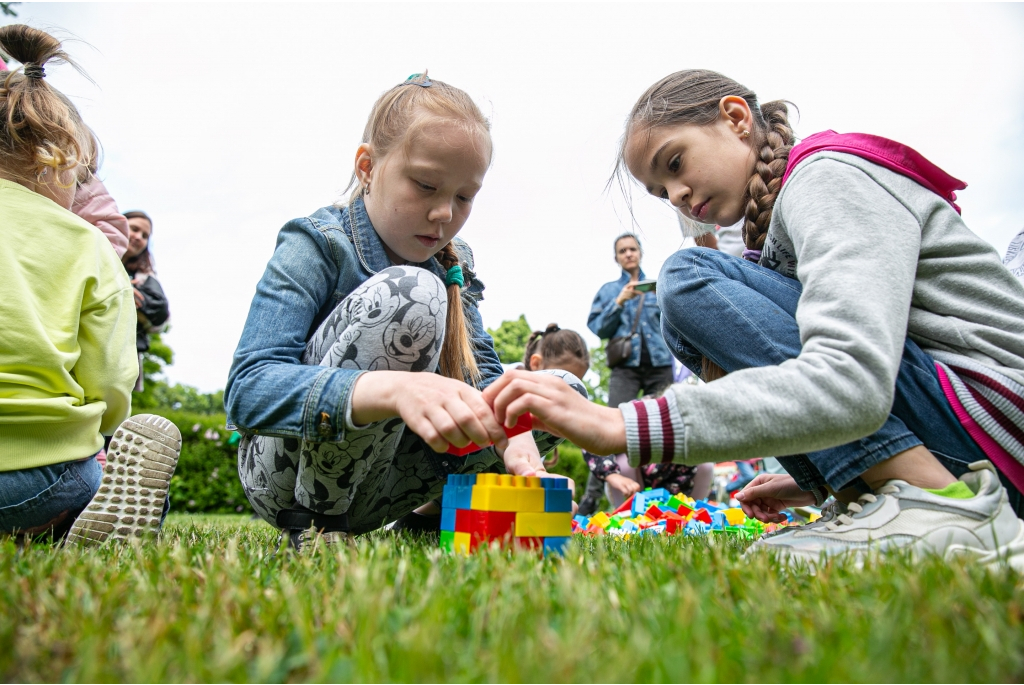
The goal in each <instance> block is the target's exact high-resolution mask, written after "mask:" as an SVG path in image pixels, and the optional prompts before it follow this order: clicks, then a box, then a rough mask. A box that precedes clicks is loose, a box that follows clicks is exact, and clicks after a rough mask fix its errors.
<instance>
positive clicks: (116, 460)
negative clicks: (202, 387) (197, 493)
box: [67, 414, 181, 546]
mask: <svg viewBox="0 0 1024 685" xmlns="http://www.w3.org/2000/svg"><path fill="white" fill-rule="evenodd" d="M180 452H181V433H180V432H178V428H177V426H175V425H174V424H173V423H171V422H170V421H168V420H167V419H165V418H163V417H161V416H153V415H151V414H138V415H136V416H133V417H131V418H130V419H127V420H125V422H124V423H122V424H121V425H120V426H118V429H117V430H116V431H115V432H114V437H113V438H112V439H111V441H110V448H109V449H108V450H107V466H106V468H105V469H104V470H103V478H102V479H101V481H100V488H99V490H98V491H97V492H96V494H95V495H93V498H92V501H90V502H89V505H88V506H87V507H86V508H85V511H83V512H82V513H81V514H79V515H78V518H77V519H75V523H74V525H72V526H71V532H70V533H68V539H67V542H68V544H72V545H83V546H90V545H99V544H102V543H103V542H105V541H107V540H108V539H114V540H129V539H132V538H146V537H155V536H156V534H157V533H159V532H160V524H161V522H162V521H161V519H162V516H163V508H164V501H165V500H166V499H167V489H168V487H169V486H170V484H171V476H172V475H173V474H174V468H175V466H177V464H178V455H179V454H180Z"/></svg>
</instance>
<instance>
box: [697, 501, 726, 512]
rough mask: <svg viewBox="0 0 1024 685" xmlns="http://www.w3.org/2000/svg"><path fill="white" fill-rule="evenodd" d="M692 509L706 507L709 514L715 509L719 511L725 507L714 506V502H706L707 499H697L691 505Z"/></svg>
mask: <svg viewBox="0 0 1024 685" xmlns="http://www.w3.org/2000/svg"><path fill="white" fill-rule="evenodd" d="M693 508H694V509H706V510H707V512H708V513H709V514H714V513H715V512H716V511H721V510H722V509H725V507H716V506H715V505H714V504H708V503H707V501H705V500H702V499H699V500H697V502H696V503H695V504H694V505H693Z"/></svg>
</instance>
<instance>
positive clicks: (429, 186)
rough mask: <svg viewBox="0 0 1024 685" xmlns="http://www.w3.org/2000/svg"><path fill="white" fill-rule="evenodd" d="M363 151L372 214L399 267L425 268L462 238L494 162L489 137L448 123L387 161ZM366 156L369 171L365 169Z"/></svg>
mask: <svg viewBox="0 0 1024 685" xmlns="http://www.w3.org/2000/svg"><path fill="white" fill-rule="evenodd" d="M359 149H360V152H359V153H357V158H356V166H357V173H360V174H361V180H363V182H364V185H365V183H366V180H369V182H370V192H369V193H368V194H366V195H364V202H365V203H366V211H367V214H369V217H370V221H371V222H372V223H373V227H374V228H375V229H376V230H377V234H378V235H379V236H380V238H381V241H382V242H383V243H384V249H385V251H386V252H387V254H388V257H390V258H391V261H392V262H394V263H396V264H404V263H406V262H410V263H420V262H425V261H427V260H428V259H430V258H431V257H432V256H434V254H436V253H437V252H438V251H440V250H441V248H443V247H444V246H445V245H447V244H448V243H449V242H451V240H452V238H454V237H455V236H456V235H458V233H459V231H460V230H462V227H463V225H465V223H466V220H467V219H469V214H470V212H471V211H472V209H473V200H474V198H475V197H476V194H477V193H478V192H479V191H480V188H481V186H482V185H483V182H484V175H485V174H486V173H487V168H488V166H489V165H490V159H491V142H490V138H489V137H488V135H487V133H486V132H485V131H483V130H482V129H480V128H478V127H476V126H467V125H465V124H464V123H462V122H452V121H445V120H442V119H437V120H436V121H432V122H428V123H427V124H426V125H424V126H423V127H421V128H420V129H419V131H418V132H417V133H415V134H414V135H413V137H412V138H411V139H409V140H407V141H405V144H404V145H403V144H399V145H396V146H395V148H394V149H393V150H392V151H391V152H389V153H388V154H387V155H385V156H384V157H383V158H382V159H379V160H374V159H372V150H371V149H370V148H369V147H368V146H365V145H363V146H360V148H359ZM364 154H365V155H366V158H367V159H368V160H369V161H370V164H369V168H367V167H365V166H361V165H362V163H363V159H364Z"/></svg>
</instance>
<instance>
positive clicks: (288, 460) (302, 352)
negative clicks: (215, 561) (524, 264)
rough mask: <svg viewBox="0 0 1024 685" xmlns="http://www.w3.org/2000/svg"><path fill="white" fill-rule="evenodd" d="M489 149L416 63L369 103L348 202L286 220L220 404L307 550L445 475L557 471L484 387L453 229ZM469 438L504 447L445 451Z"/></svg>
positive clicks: (466, 101)
mask: <svg viewBox="0 0 1024 685" xmlns="http://www.w3.org/2000/svg"><path fill="white" fill-rule="evenodd" d="M490 161H491V138H490V131H489V124H488V122H487V120H486V119H485V118H484V116H483V114H482V113H481V112H480V110H479V109H478V108H477V106H476V105H475V104H474V103H473V101H472V100H471V99H470V98H469V96H468V95H466V93H464V92H463V91H461V90H459V89H457V88H454V87H452V86H450V85H448V84H445V83H442V82H440V81H435V80H431V79H430V78H429V77H427V75H426V74H417V75H415V76H413V77H410V78H409V79H408V80H407V81H405V82H404V83H402V84H400V85H398V86H396V87H394V88H392V89H390V90H388V91H387V92H385V93H384V94H383V95H382V96H381V97H380V99H379V100H378V101H377V103H376V104H375V105H374V108H373V111H372V112H371V113H370V117H369V120H368V122H367V125H366V129H365V132H364V134H363V142H362V144H361V145H360V146H359V148H358V149H357V150H356V156H355V172H354V174H353V185H354V186H355V190H354V192H353V194H352V197H351V198H350V201H349V203H348V204H347V205H346V206H343V207H337V206H331V207H325V208H323V209H320V210H318V211H317V212H315V213H313V214H312V215H311V216H309V217H306V218H302V219H295V220H293V221H290V222H289V223H288V224H286V225H285V227H284V228H283V229H282V230H281V233H280V235H279V236H278V242H277V248H276V250H275V252H274V256H273V257H272V258H271V260H270V263H269V264H268V265H267V270H266V273H265V274H264V276H263V278H262V280H261V281H260V283H259V285H258V286H257V290H256V296H255V298H254V299H253V303H252V306H251V308H250V310H249V317H248V319H247V321H246V324H245V329H244V331H243V332H242V337H241V340H240V341H239V344H238V349H237V350H236V352H235V356H234V361H233V363H232V367H231V372H230V375H229V377H228V383H227V388H226V391H225V405H226V408H227V412H228V416H229V420H230V421H231V422H232V423H233V424H235V425H236V426H237V427H238V429H239V430H240V431H241V433H242V434H243V438H242V440H241V441H240V443H239V451H238V470H239V475H240V477H241V480H242V484H243V486H244V489H245V492H246V495H247V497H248V498H249V501H250V502H251V503H252V506H253V508H254V509H255V510H256V512H257V513H258V514H259V515H260V516H261V517H263V518H264V519H266V520H267V521H268V522H270V523H271V524H273V525H275V526H277V527H279V528H281V529H283V530H286V531H290V535H291V537H290V539H291V542H292V543H293V544H294V545H295V546H298V545H299V544H301V540H302V533H301V531H302V530H304V529H308V528H309V527H310V526H313V527H315V528H316V529H318V530H321V531H325V532H335V531H339V532H340V531H344V532H352V533H362V532H366V531H369V530H374V529H376V528H379V527H381V526H382V525H384V524H385V523H387V522H389V521H393V520H396V519H398V518H400V517H402V516H405V515H406V514H408V513H410V512H411V511H412V510H413V509H415V508H416V507H419V506H421V505H423V504H425V503H427V502H429V501H430V500H431V499H434V498H436V497H438V496H439V495H440V494H441V489H442V487H443V485H444V482H445V480H446V478H447V476H448V474H450V473H475V472H479V471H482V470H483V469H485V468H488V467H490V466H492V465H495V464H497V463H500V462H502V461H503V462H504V467H505V468H507V470H508V472H509V473H512V474H515V475H533V474H538V475H543V474H544V467H543V464H542V462H541V459H540V454H542V453H546V452H547V451H548V450H550V449H552V448H553V447H554V445H555V444H556V443H557V442H559V440H557V439H555V438H552V437H551V436H548V435H540V436H538V443H540V444H541V445H542V447H541V449H540V451H538V444H537V443H535V442H534V439H533V436H531V434H529V433H526V434H522V435H518V436H516V437H514V438H511V439H508V438H507V437H506V436H505V433H504V431H503V430H502V428H501V425H500V424H499V423H498V422H497V420H496V419H495V418H494V415H493V412H492V410H491V408H490V406H489V405H488V404H487V403H486V402H485V401H484V400H483V396H482V394H481V389H483V388H485V387H487V385H489V384H490V383H491V382H492V381H494V380H495V379H497V378H498V377H499V376H500V375H501V372H502V368H501V364H500V362H499V360H498V355H497V353H496V352H495V351H494V344H493V341H492V339H491V337H490V336H489V335H488V334H487V333H486V332H485V331H484V328H483V324H482V322H481V319H480V312H479V310H478V307H477V303H478V302H479V300H481V299H482V297H483V289H484V286H483V283H482V282H481V281H480V280H479V279H478V278H477V276H476V273H475V272H474V264H473V253H472V251H471V250H470V249H469V246H468V245H467V244H466V243H464V242H463V241H461V240H459V239H457V238H456V235H457V234H458V233H459V231H460V230H461V229H462V227H463V225H464V224H465V223H466V220H467V219H468V218H469V215H470V211H471V210H472V208H473V199H474V197H475V196H476V194H477V193H478V192H479V190H480V187H481V185H482V184H483V180H484V175H485V174H486V172H487V169H488V166H489V165H490ZM435 371H438V372H439V373H435ZM558 375H559V376H560V377H561V378H563V379H564V381H565V382H568V383H569V384H571V385H572V386H573V387H574V388H576V389H577V390H578V391H579V392H581V393H583V394H584V395H585V394H586V390H585V389H584V387H583V385H582V383H580V381H579V380H578V379H576V378H575V377H574V376H572V375H571V374H567V373H563V374H558ZM559 382H563V381H562V380H560V381H559ZM407 429H408V430H407ZM470 442H473V443H476V444H478V445H488V444H491V443H493V444H494V447H493V448H487V449H484V450H482V451H479V452H476V453H474V454H471V455H469V456H468V457H451V456H448V455H446V454H444V453H445V451H446V450H447V448H448V446H449V444H451V445H455V446H458V447H463V446H466V445H468V444H469V443H470Z"/></svg>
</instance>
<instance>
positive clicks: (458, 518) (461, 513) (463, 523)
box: [455, 509, 474, 533]
mask: <svg viewBox="0 0 1024 685" xmlns="http://www.w3.org/2000/svg"><path fill="white" fill-rule="evenodd" d="M473 513H474V512H473V510H472V509H456V510H455V532H456V533H472V532H473Z"/></svg>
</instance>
